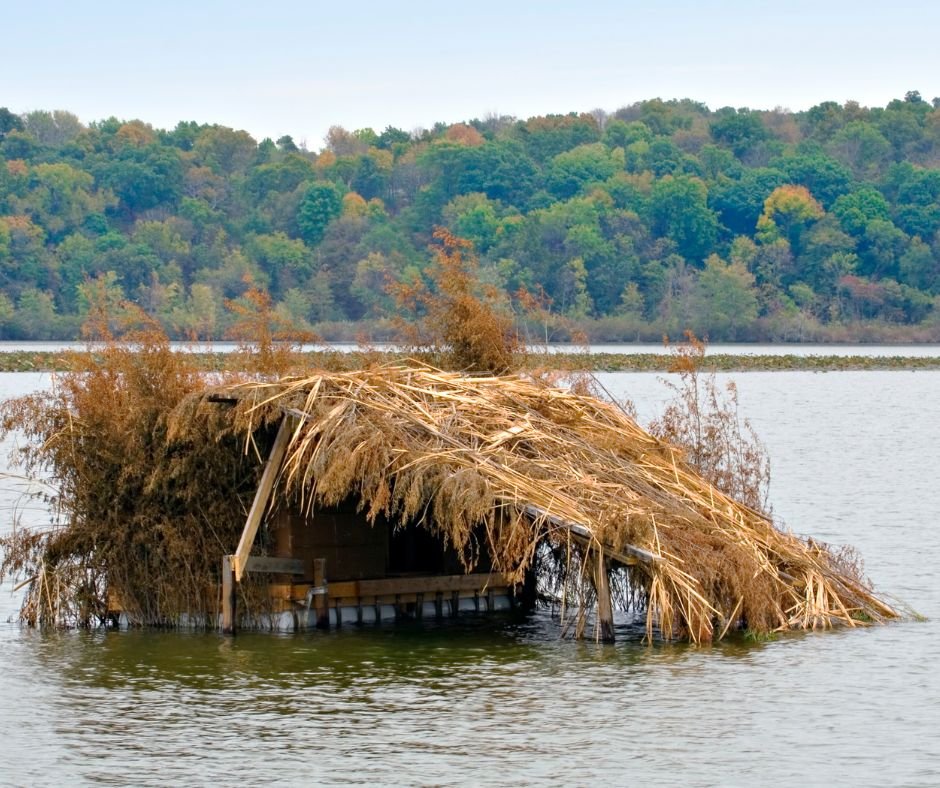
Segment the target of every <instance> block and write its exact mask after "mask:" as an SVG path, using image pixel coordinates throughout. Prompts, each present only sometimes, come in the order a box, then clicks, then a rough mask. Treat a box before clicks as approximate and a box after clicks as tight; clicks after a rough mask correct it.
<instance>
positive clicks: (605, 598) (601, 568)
mask: <svg viewBox="0 0 940 788" xmlns="http://www.w3.org/2000/svg"><path fill="white" fill-rule="evenodd" d="M595 552H596V553H597V565H596V566H595V568H594V590H595V591H596V592H597V623H596V624H595V635H596V638H597V639H598V640H601V641H603V642H604V643H613V642H614V610H613V606H612V605H611V602H610V586H609V585H608V582H607V561H606V560H605V558H604V549H603V548H602V547H601V548H597V550H596V551H595Z"/></svg>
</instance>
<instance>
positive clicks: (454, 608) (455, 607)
mask: <svg viewBox="0 0 940 788" xmlns="http://www.w3.org/2000/svg"><path fill="white" fill-rule="evenodd" d="M459 612H460V592H459V591H454V592H453V593H452V594H451V595H450V614H451V616H453V617H454V618H456V617H457V614H458V613H459Z"/></svg>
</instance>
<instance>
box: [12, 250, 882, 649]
mask: <svg viewBox="0 0 940 788" xmlns="http://www.w3.org/2000/svg"><path fill="white" fill-rule="evenodd" d="M441 240H442V243H444V246H443V250H444V251H442V255H443V257H444V258H445V260H444V261H443V263H442V264H446V263H448V262H452V261H453V259H454V257H455V255H456V254H457V253H458V252H460V250H461V249H463V248H464V247H462V246H460V245H459V244H457V245H456V246H453V245H448V244H449V243H451V240H452V239H450V240H448V239H447V238H442V239H441ZM442 281H443V280H442ZM465 292H466V291H461V290H459V289H458V290H457V291H456V292H455V295H454V298H455V301H456V302H459V301H460V297H461V293H465ZM261 306H262V307H263V305H261ZM255 311H256V312H257V311H258V310H255ZM261 312H263V309H261ZM469 314H470V315H471V317H472V316H474V315H476V312H474V311H472V310H471V312H469ZM432 317H433V314H432ZM436 319H439V320H445V321H446V320H447V319H448V318H447V317H446V316H445V315H443V314H440V315H437V317H436ZM486 319H487V320H489V318H486ZM470 322H471V323H472V322H473V321H472V320H471V321H470ZM488 325H489V326H490V327H489V328H488V329H487V330H497V329H498V330H499V335H500V336H503V334H502V331H503V324H502V323H500V322H496V323H493V324H488ZM455 330H456V329H455ZM130 339H131V340H132V343H133V344H131V345H119V344H114V343H112V344H110V345H107V346H106V347H105V348H104V349H103V350H101V352H100V353H99V354H98V357H97V358H96V359H91V358H90V357H87V356H81V357H77V358H76V359H75V360H74V364H75V365H76V366H75V367H74V369H75V371H74V372H71V373H68V374H65V375H63V376H61V377H58V378H57V379H56V381H55V385H54V386H53V387H52V390H51V391H50V392H49V393H46V394H37V395H33V396H30V397H25V398H22V399H19V400H14V401H11V402H7V403H6V404H5V405H4V406H3V408H2V416H3V428H4V430H6V431H9V430H13V429H17V430H22V431H23V432H25V434H26V436H27V437H28V438H29V439H31V442H30V443H29V444H28V445H27V446H26V448H25V449H23V454H22V460H23V463H24V464H25V469H26V471H27V472H28V473H30V474H31V475H34V476H40V477H41V476H44V475H46V476H48V477H51V478H52V479H53V480H54V482H55V483H56V485H57V486H58V492H57V494H56V496H55V499H54V500H53V501H51V502H52V503H53V504H54V505H55V511H57V512H58V519H57V521H56V523H55V524H54V526H53V527H52V528H51V529H50V530H49V531H47V532H44V533H35V532H33V533H30V532H27V531H24V530H22V529H20V530H18V531H17V532H15V533H14V535H13V536H12V537H9V538H7V539H5V540H4V541H3V543H2V544H0V548H2V550H3V562H2V565H0V575H4V574H10V575H14V576H18V577H19V578H25V581H26V583H27V585H28V588H27V594H26V601H25V604H24V609H23V615H24V618H25V619H26V620H27V621H30V622H31V623H37V624H62V623H65V624H73V625H75V624H90V623H94V622H95V621H96V620H100V619H102V618H103V617H104V616H105V612H106V610H107V596H108V594H111V595H112V596H115V597H117V598H119V599H120V602H121V606H122V608H123V609H125V610H128V611H130V612H131V613H132V614H133V615H134V617H135V619H136V620H138V621H140V622H142V623H148V624H172V623H174V622H176V621H178V619H179V617H180V616H181V615H183V614H184V613H185V614H190V615H195V616H197V617H198V618H200V619H201V620H203V621H204V622H205V623H206V624H209V623H210V621H211V620H212V617H213V613H214V611H215V609H216V593H217V581H218V568H219V559H220V556H221V555H223V554H225V553H231V552H232V551H233V550H234V548H235V545H236V543H237V541H238V536H239V534H240V531H241V528H242V525H243V523H244V520H245V514H246V511H247V509H248V506H249V504H250V501H251V498H252V495H253V493H254V490H255V488H256V485H257V480H258V476H259V473H260V469H261V464H262V463H261V459H262V458H263V457H265V456H266V454H267V451H268V447H269V444H270V441H271V439H272V437H273V432H274V429H275V426H276V424H277V423H278V422H279V421H280V420H281V419H282V418H285V417H288V418H290V419H291V420H292V426H293V432H292V436H291V441H290V445H289V448H288V453H287V458H286V459H285V461H284V465H283V466H282V469H281V474H280V479H279V482H278V488H277V490H276V493H275V499H276V500H277V501H279V502H281V503H283V502H287V501H295V502H298V503H299V504H300V505H301V506H303V507H307V508H309V509H312V508H315V507H317V506H321V505H324V506H327V505H331V504H336V503H339V502H340V501H343V500H345V499H346V498H348V497H350V496H353V497H354V498H356V499H357V500H358V501H359V502H360V505H361V508H362V511H363V512H364V514H365V516H367V517H369V518H375V517H377V516H378V515H379V514H382V515H384V516H387V517H389V518H392V519H393V520H396V521H398V522H401V523H403V524H406V523H410V524H416V525H418V526H419V527H424V528H427V529H429V530H430V531H431V532H432V533H435V534H437V535H438V536H439V537H440V538H441V539H442V540H443V541H445V542H446V543H448V544H450V545H452V546H453V547H454V548H456V549H457V550H458V551H459V552H460V554H461V555H462V556H463V560H464V565H465V567H466V569H467V570H468V571H469V570H471V569H473V568H474V566H475V565H476V562H477V560H478V558H479V556H480V554H481V551H483V550H486V551H487V552H488V553H489V555H490V556H491V557H492V560H493V564H494V568H495V569H497V570H500V571H503V572H506V573H508V574H509V575H511V576H512V577H513V578H514V579H516V580H518V581H522V579H523V577H524V575H525V574H526V572H527V570H529V569H531V568H535V569H537V570H538V571H540V572H542V573H543V574H544V576H545V577H547V578H549V579H551V578H554V579H555V580H556V581H557V583H558V591H559V593H560V594H561V596H563V597H567V596H569V593H568V592H569V590H570V589H571V588H572V587H574V586H577V585H578V582H577V581H578V578H579V577H581V576H583V575H582V574H581V569H580V568H581V567H585V566H588V565H590V556H591V555H592V554H593V551H595V550H596V549H597V548H598V546H600V545H603V548H604V550H605V552H606V554H607V555H608V557H610V558H611V559H612V568H611V579H612V582H613V583H614V584H615V595H616V596H617V597H618V598H619V599H620V600H621V602H622V604H624V605H631V606H633V607H635V608H638V609H643V610H645V611H646V618H647V628H648V632H649V634H650V636H653V634H654V633H659V634H660V635H661V636H663V637H667V638H671V637H683V638H688V639H690V640H692V641H695V642H703V641H708V640H711V639H716V638H720V637H722V636H724V634H725V633H726V632H728V631H731V630H735V629H740V628H748V629H750V630H753V631H755V632H768V631H773V630H778V629H790V628H805V627H827V626H832V625H834V624H845V625H850V626H854V625H856V624H857V623H858V622H859V621H866V622H867V621H882V620H885V619H889V618H892V617H894V616H895V615H896V613H895V611H894V610H892V609H891V608H890V607H889V606H888V605H886V604H885V603H883V602H882V601H880V600H879V599H878V598H877V597H875V596H874V595H873V593H872V592H871V590H870V588H869V586H868V584H867V583H866V581H865V580H864V578H863V577H862V575H861V573H860V570H859V568H858V566H857V565H856V564H854V563H852V561H851V557H848V558H847V557H846V556H845V555H843V554H835V553H833V552H832V551H830V550H829V549H828V548H827V547H825V546H824V545H821V544H819V543H816V542H813V541H811V540H803V539H800V538H798V537H796V536H793V535H791V534H788V533H784V532H782V531H780V530H778V529H777V528H775V527H774V524H773V522H772V521H771V519H770V518H769V517H768V516H767V515H766V514H764V513H763V512H761V511H760V507H759V506H758V505H757V504H758V503H760V501H758V500H754V501H752V503H753V504H754V505H747V504H746V503H741V502H739V501H736V500H735V499H734V498H733V497H732V496H731V495H729V494H727V493H726V492H723V491H722V490H721V489H720V487H721V486H723V481H722V480H723V479H724V478H725V476H724V475H725V474H728V473H738V472H740V469H738V470H735V467H737V466H734V465H733V464H732V465H731V466H730V469H729V467H728V466H727V463H728V460H726V459H720V458H719V459H713V458H711V455H710V454H708V453H707V452H705V453H704V454H703V455H701V456H699V455H696V454H695V448H694V444H690V450H689V455H688V460H687V459H686V457H685V456H684V454H683V452H682V451H680V450H678V449H676V448H674V447H673V446H671V445H670V444H668V443H666V442H664V441H663V440H660V439H658V438H656V437H654V436H653V435H650V434H649V433H647V432H645V431H644V430H642V429H641V428H640V427H638V426H637V424H636V423H635V421H634V420H633V419H632V418H630V417H629V416H628V415H627V414H626V413H625V412H624V411H623V410H621V409H619V408H618V407H616V406H614V405H612V404H609V403H605V402H603V401H601V400H599V399H597V398H595V397H593V396H590V395H589V394H585V393H578V392H575V391H572V390H561V389H557V388H553V387H551V386H547V385H545V384H544V383H543V382H539V381H535V380H532V379H531V378H528V377H523V376H513V375H499V376H496V375H491V376H476V377H471V376H466V375H463V374H457V373H449V372H442V371H439V370H436V369H432V368H428V367H418V366H387V367H374V368H371V369H366V370H361V371H355V372H321V373H318V374H314V375H304V376H295V377H290V376H286V375H285V373H286V372H287V370H288V366H289V363H290V361H291V358H290V357H289V356H284V357H280V356H271V357H270V358H269V361H271V360H277V359H280V361H281V362H283V366H282V367H281V368H277V367H276V365H274V364H273V361H272V364H267V362H266V365H265V369H264V371H266V372H269V373H271V372H273V373H276V374H277V375H279V376H280V377H279V379H277V380H276V381H273V382H266V381H264V380H259V377H258V375H257V373H256V374H254V375H252V376H251V377H250V379H246V376H241V379H237V378H236V379H232V378H228V379H225V380H223V379H218V378H212V377H206V376H205V375H204V374H200V373H197V372H196V371H195V370H194V368H193V367H192V365H191V361H190V359H189V358H188V357H187V354H182V353H174V352H173V351H172V350H171V349H170V347H169V344H168V343H167V341H166V339H165V337H162V336H159V335H157V334H155V333H154V332H152V331H146V330H144V331H140V332H137V333H135V334H132V335H131V336H130ZM462 347H464V346H463V345H461V344H460V343H459V342H456V343H455V341H454V339H453V338H452V339H451V344H450V345H449V348H450V351H451V352H454V353H457V354H458V355H456V356H455V359H458V360H459V359H460V358H461V357H460V356H459V353H460V352H463V351H461V350H459V348H462ZM466 347H467V348H469V349H468V350H467V351H466V352H467V353H468V354H469V355H468V356H467V357H464V358H465V359H466V358H474V359H476V360H477V361H479V357H478V356H477V355H475V354H476V351H477V350H478V349H479V347H480V346H478V345H475V344H474V343H473V342H472V341H470V340H468V345H467V346H466ZM504 363H508V359H499V358H497V359H495V361H494V363H493V365H494V366H495V367H496V368H501V367H502V365H503V364H504ZM482 366H484V367H485V366H486V365H482ZM475 368H480V367H479V366H476V367H475ZM220 397H221V398H225V399H228V400H229V401H231V402H234V403H235V404H234V405H232V406H231V407H224V406H221V405H220V404H219V403H218V400H219V398H220ZM699 416H700V417H701V418H700V420H702V421H703V424H704V425H705V426H704V427H696V428H695V429H696V430H697V432H696V433H695V434H696V435H700V436H701V439H702V440H703V441H704V440H707V439H708V435H709V429H710V428H709V427H708V426H707V425H708V424H709V423H710V422H709V420H708V419H707V418H705V417H704V416H703V414H702V413H700V414H699ZM665 423H666V424H667V427H665V428H663V429H664V430H665V429H671V430H673V431H674V433H675V435H676V436H677V437H678V438H679V439H684V436H686V435H687V429H690V428H687V427H686V426H683V425H684V423H683V422H682V421H681V420H680V419H679V417H678V416H674V417H671V420H668V421H666V422H665ZM668 425H672V426H668ZM713 437H714V436H713ZM718 437H719V438H720V437H721V435H718ZM726 437H727V436H726ZM731 437H732V438H734V437H735V436H734V435H731ZM737 437H740V436H737ZM748 456H749V455H747V454H746V453H745V454H743V455H742V457H741V458H739V459H738V460H735V461H737V462H746V461H747V457H748ZM703 458H704V459H703ZM693 463H699V464H700V465H701V467H702V469H703V471H704V472H706V473H709V471H708V469H709V468H710V467H711V468H713V472H712V477H713V480H714V481H715V484H713V483H710V482H709V481H707V480H706V479H705V478H703V477H702V475H700V474H699V473H698V472H696V470H695V469H694V468H693ZM742 489H743V488H742ZM749 489H750V488H749ZM733 492H735V493H741V491H740V490H737V489H735V490H733ZM741 494H742V495H743V497H745V498H746V497H747V494H746V491H745V492H744V493H741ZM480 526H482V528H481V527H480ZM573 527H574V529H573ZM578 529H580V530H581V532H582V534H587V536H586V537H584V536H582V537H577V535H576V531H577V530H578ZM262 538H263V537H262ZM262 549H263V545H262ZM637 550H639V551H640V554H645V555H647V557H646V558H643V559H642V560H637V561H634V560H631V556H633V557H635V556H636V555H637V552H636V551H637ZM546 557H547V558H548V561H547V563H541V564H540V563H539V559H540V558H541V559H545V558H546ZM583 585H584V584H583V583H582V584H581V586H582V587H583ZM249 591H250V589H249ZM581 599H582V602H583V601H585V599H584V597H583V596H582V598H581ZM587 601H590V600H589V599H588V600H587ZM246 602H248V603H249V604H250V600H246ZM249 609H250V608H249Z"/></svg>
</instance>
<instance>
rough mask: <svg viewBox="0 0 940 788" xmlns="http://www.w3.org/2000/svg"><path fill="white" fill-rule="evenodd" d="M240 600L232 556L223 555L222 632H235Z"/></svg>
mask: <svg viewBox="0 0 940 788" xmlns="http://www.w3.org/2000/svg"><path fill="white" fill-rule="evenodd" d="M237 600H238V595H237V587H236V585H235V577H234V574H233V572H232V556H230V555H223V556H222V634H224V635H234V634H235V614H236V602H237Z"/></svg>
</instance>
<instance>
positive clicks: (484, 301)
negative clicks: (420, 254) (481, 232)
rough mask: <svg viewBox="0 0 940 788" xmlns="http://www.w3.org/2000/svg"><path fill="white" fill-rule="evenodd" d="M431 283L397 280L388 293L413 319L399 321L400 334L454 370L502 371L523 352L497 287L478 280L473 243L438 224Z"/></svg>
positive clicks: (507, 368)
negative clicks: (400, 281)
mask: <svg viewBox="0 0 940 788" xmlns="http://www.w3.org/2000/svg"><path fill="white" fill-rule="evenodd" d="M434 241H435V243H434V245H433V246H432V249H433V251H434V263H433V264H432V266H431V267H430V268H429V271H428V274H429V278H430V283H426V282H424V281H418V282H413V283H404V284H401V283H394V284H391V285H390V286H389V292H390V293H391V294H392V295H393V297H394V298H395V300H396V302H397V304H398V307H399V309H400V310H401V311H402V312H403V313H405V314H407V315H409V317H410V318H411V320H410V321H406V320H400V321H399V322H398V329H399V338H400V339H401V340H402V341H403V342H404V343H405V344H406V345H408V346H410V347H412V348H413V349H415V350H430V351H431V352H434V353H436V354H438V355H439V356H440V358H441V359H442V360H443V363H444V364H445V365H446V366H448V367H449V368H451V369H455V370H463V371H467V372H490V373H501V372H507V371H508V370H510V369H512V368H513V366H514V364H515V356H516V355H517V354H519V353H520V352H522V351H523V350H524V345H523V343H522V341H521V339H520V338H519V335H518V333H517V331H516V328H515V324H514V321H513V317H512V314H511V313H510V311H509V309H508V306H505V305H504V300H505V299H501V298H500V294H499V292H498V291H497V289H496V288H494V287H490V286H487V285H484V284H482V283H480V281H479V279H478V271H479V266H478V264H477V258H476V255H475V254H474V253H473V245H472V244H471V243H470V242H469V241H467V240H465V239H463V238H458V237H457V236H456V235H454V234H453V233H451V232H450V231H449V230H446V229H445V228H443V227H438V228H437V229H435V231H434Z"/></svg>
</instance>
